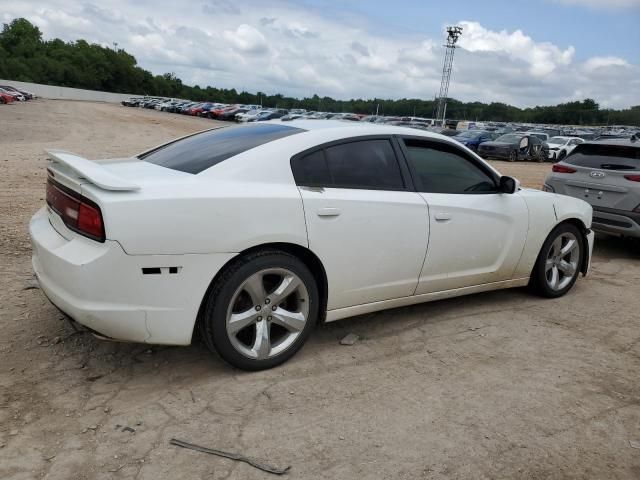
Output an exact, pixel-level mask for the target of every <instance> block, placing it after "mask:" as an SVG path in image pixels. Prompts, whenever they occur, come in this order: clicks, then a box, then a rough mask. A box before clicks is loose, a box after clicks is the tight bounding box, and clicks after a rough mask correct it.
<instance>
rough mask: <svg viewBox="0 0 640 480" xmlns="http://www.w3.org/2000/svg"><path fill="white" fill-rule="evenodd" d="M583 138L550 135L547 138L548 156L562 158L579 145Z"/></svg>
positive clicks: (554, 158) (556, 158)
mask: <svg viewBox="0 0 640 480" xmlns="http://www.w3.org/2000/svg"><path fill="white" fill-rule="evenodd" d="M583 142H584V140H583V139H581V138H576V137H560V136H558V137H551V138H550V139H549V140H547V142H546V143H547V145H548V146H549V158H550V159H551V160H562V159H563V158H564V157H566V156H567V155H568V154H569V153H571V151H572V150H573V149H574V148H576V145H580V144H581V143H583Z"/></svg>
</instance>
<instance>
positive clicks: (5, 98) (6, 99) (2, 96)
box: [0, 92, 14, 105]
mask: <svg viewBox="0 0 640 480" xmlns="http://www.w3.org/2000/svg"><path fill="white" fill-rule="evenodd" d="M13 101H14V98H13V95H9V94H8V93H4V92H0V103H3V104H5V105H6V104H7V103H12V102H13Z"/></svg>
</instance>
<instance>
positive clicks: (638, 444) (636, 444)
mask: <svg viewBox="0 0 640 480" xmlns="http://www.w3.org/2000/svg"><path fill="white" fill-rule="evenodd" d="M629 446H630V447H631V448H637V449H639V450H640V441H634V440H629Z"/></svg>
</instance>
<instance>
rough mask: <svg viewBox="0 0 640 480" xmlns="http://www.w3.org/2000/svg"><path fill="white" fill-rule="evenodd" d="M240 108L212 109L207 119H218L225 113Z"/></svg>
mask: <svg viewBox="0 0 640 480" xmlns="http://www.w3.org/2000/svg"><path fill="white" fill-rule="evenodd" d="M237 108H238V107H237V106H235V105H233V106H226V107H216V108H212V109H211V110H209V112H208V113H207V117H209V118H218V117H219V116H220V115H222V114H223V113H225V112H229V111H231V110H236V109H237Z"/></svg>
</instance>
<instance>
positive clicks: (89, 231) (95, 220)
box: [47, 177, 105, 242]
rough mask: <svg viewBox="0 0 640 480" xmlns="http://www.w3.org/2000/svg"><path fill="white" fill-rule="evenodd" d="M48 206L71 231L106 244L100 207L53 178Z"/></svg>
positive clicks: (50, 184) (48, 183)
mask: <svg viewBox="0 0 640 480" xmlns="http://www.w3.org/2000/svg"><path fill="white" fill-rule="evenodd" d="M47 205H49V208H51V210H53V211H54V212H56V213H57V214H58V215H60V218H61V219H62V221H63V222H64V224H65V225H66V226H67V228H69V229H70V230H73V231H74V232H77V233H79V234H81V235H84V236H85V237H88V238H91V239H92V240H96V241H98V242H104V240H105V235H104V222H103V221H102V212H101V211H100V207H98V205H96V204H95V203H93V202H92V201H91V200H89V199H87V198H84V197H83V196H82V195H80V194H78V193H76V192H74V191H73V190H71V189H69V188H66V187H64V186H62V185H60V184H59V183H57V182H56V181H54V180H53V179H52V178H51V177H49V179H48V180H47Z"/></svg>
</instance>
